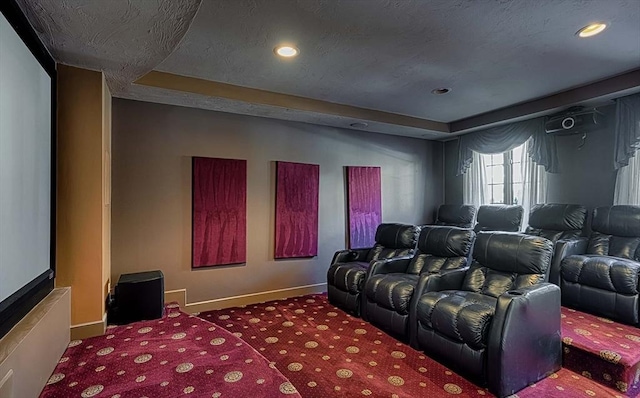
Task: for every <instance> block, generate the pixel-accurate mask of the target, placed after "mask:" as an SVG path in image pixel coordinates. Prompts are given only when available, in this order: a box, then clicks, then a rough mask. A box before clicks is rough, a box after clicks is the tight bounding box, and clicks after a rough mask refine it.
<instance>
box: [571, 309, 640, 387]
mask: <svg viewBox="0 0 640 398" xmlns="http://www.w3.org/2000/svg"><path fill="white" fill-rule="evenodd" d="M562 342H563V344H564V357H563V363H564V366H565V367H567V368H569V369H571V370H574V371H576V372H578V373H580V374H583V375H588V376H589V377H591V378H593V379H594V380H597V381H598V382H599V383H602V384H605V385H608V386H610V387H612V388H615V389H617V390H618V391H620V392H622V393H625V394H627V395H637V394H638V392H640V382H639V380H638V379H639V378H640V331H638V328H635V327H633V326H628V325H623V324H619V323H616V322H613V321H611V320H609V319H606V318H601V317H596V316H594V315H590V314H586V313H584V312H580V311H576V310H573V309H569V308H562Z"/></svg>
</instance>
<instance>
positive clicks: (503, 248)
mask: <svg viewBox="0 0 640 398" xmlns="http://www.w3.org/2000/svg"><path fill="white" fill-rule="evenodd" d="M552 247H553V244H552V243H551V241H549V240H547V239H545V238H542V237H538V236H529V235H524V234H514V233H501V232H480V233H478V235H477V238H476V242H475V245H474V249H473V261H472V263H471V266H470V267H469V268H468V269H459V270H452V271H445V272H442V273H440V274H434V275H429V276H428V277H427V278H424V279H421V281H420V284H419V286H418V288H417V289H416V294H418V293H419V292H422V294H421V295H420V296H419V298H418V299H417V300H416V305H415V306H414V307H413V308H411V312H410V323H411V324H414V323H415V328H416V329H415V332H412V333H411V345H412V346H413V347H414V348H417V349H421V350H424V351H425V352H426V353H427V354H428V355H430V356H432V357H434V358H436V359H439V360H441V361H443V362H444V363H446V364H447V365H449V366H451V367H452V368H454V369H456V370H458V371H460V372H461V373H463V374H466V375H468V376H469V377H470V378H472V379H473V380H474V381H477V382H479V383H483V384H484V383H486V384H487V385H488V387H489V391H491V392H492V393H494V394H496V395H498V396H499V397H504V396H507V395H510V394H513V393H515V392H516V391H518V390H520V389H522V388H524V387H526V386H527V385H529V384H530V383H534V382H536V381H538V380H540V379H542V378H544V377H546V376H548V375H549V374H551V373H553V372H554V371H556V370H558V369H559V368H560V366H561V340H560V289H559V288H558V286H556V285H553V284H551V283H545V282H543V281H544V280H545V274H546V273H547V272H548V270H549V263H550V261H551V255H552Z"/></svg>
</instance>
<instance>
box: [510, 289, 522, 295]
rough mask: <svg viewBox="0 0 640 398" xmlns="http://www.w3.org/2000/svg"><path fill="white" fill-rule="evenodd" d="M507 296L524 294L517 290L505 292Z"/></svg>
mask: <svg viewBox="0 0 640 398" xmlns="http://www.w3.org/2000/svg"><path fill="white" fill-rule="evenodd" d="M507 294H510V295H511V296H522V295H523V294H524V293H522V292H520V291H518V290H509V291H507Z"/></svg>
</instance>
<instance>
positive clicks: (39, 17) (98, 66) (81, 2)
mask: <svg viewBox="0 0 640 398" xmlns="http://www.w3.org/2000/svg"><path fill="white" fill-rule="evenodd" d="M200 1H201V0H154V1H152V0H140V1H135V0H127V1H123V0H17V2H18V4H20V7H21V8H22V10H23V11H24V12H25V14H26V15H27V18H28V19H29V21H30V22H31V24H32V25H33V26H34V28H35V29H36V31H37V32H38V35H39V36H40V38H41V39H42V40H43V42H44V44H45V46H46V47H47V48H48V49H49V51H51V54H52V55H53V57H54V58H55V59H56V61H58V62H61V63H64V64H68V65H73V66H79V67H82V68H86V69H93V70H102V71H104V73H105V76H106V78H107V82H108V83H109V88H110V89H111V91H112V92H113V93H114V94H116V95H117V94H118V93H122V92H126V90H127V89H128V88H129V86H130V84H131V83H132V82H133V81H135V80H136V79H137V78H139V77H140V76H142V75H144V74H145V73H147V72H149V71H150V70H152V69H153V68H154V67H155V66H156V65H158V64H159V63H160V62H161V61H162V60H164V59H165V58H166V57H167V56H168V55H169V54H170V53H171V52H172V51H173V50H174V48H175V46H176V45H177V44H178V43H179V42H180V40H181V39H182V37H183V36H184V34H185V33H186V32H187V30H188V29H189V25H190V24H191V21H192V20H193V17H194V16H195V15H196V12H197V11H198V7H199V6H200Z"/></svg>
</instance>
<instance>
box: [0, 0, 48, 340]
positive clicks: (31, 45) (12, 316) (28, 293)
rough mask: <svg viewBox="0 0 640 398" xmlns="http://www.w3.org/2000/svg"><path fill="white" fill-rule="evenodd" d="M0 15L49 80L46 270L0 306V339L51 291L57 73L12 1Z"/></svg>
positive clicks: (2, 6) (7, 1) (6, 2)
mask: <svg viewBox="0 0 640 398" xmlns="http://www.w3.org/2000/svg"><path fill="white" fill-rule="evenodd" d="M0 12H1V13H2V15H3V16H4V17H5V18H6V20H7V22H9V24H10V25H11V27H12V28H13V29H14V30H15V32H16V33H17V34H18V36H19V37H20V39H21V40H22V41H23V43H24V44H25V45H26V46H27V48H28V49H29V51H31V54H33V56H34V57H35V59H36V60H37V61H38V63H39V64H40V65H41V66H42V68H43V69H44V71H45V73H47V75H49V77H50V78H51V200H50V204H51V209H50V246H49V247H50V254H49V270H47V271H45V272H44V273H42V274H40V275H39V276H37V277H36V278H34V279H33V280H32V281H31V282H29V283H27V284H26V285H25V286H23V287H22V288H20V289H19V290H18V291H16V292H15V293H13V294H12V295H11V296H9V297H8V298H6V299H5V300H4V301H2V302H0V338H2V337H4V336H5V335H6V334H7V333H8V332H9V331H10V330H11V329H12V328H13V327H14V326H15V325H16V324H17V323H18V322H20V320H21V319H22V318H23V317H24V316H25V315H26V314H27V313H28V312H29V311H31V309H33V307H35V306H36V305H37V304H38V303H39V302H40V301H41V300H42V299H43V298H44V297H46V296H47V295H48V294H49V292H51V291H52V290H53V287H54V278H55V272H56V186H57V184H56V174H57V171H56V170H57V168H56V165H57V150H56V149H57V132H56V130H57V91H56V89H57V84H56V81H57V73H56V62H55V60H54V59H53V57H52V56H51V54H50V53H49V51H48V50H47V48H46V47H45V46H44V44H43V43H42V42H41V41H40V39H39V38H38V35H37V33H36V31H35V29H33V27H32V26H31V24H30V23H29V20H28V19H27V17H26V16H25V15H24V13H23V12H22V10H21V9H20V7H19V6H18V4H17V3H16V1H15V0H3V1H0Z"/></svg>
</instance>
